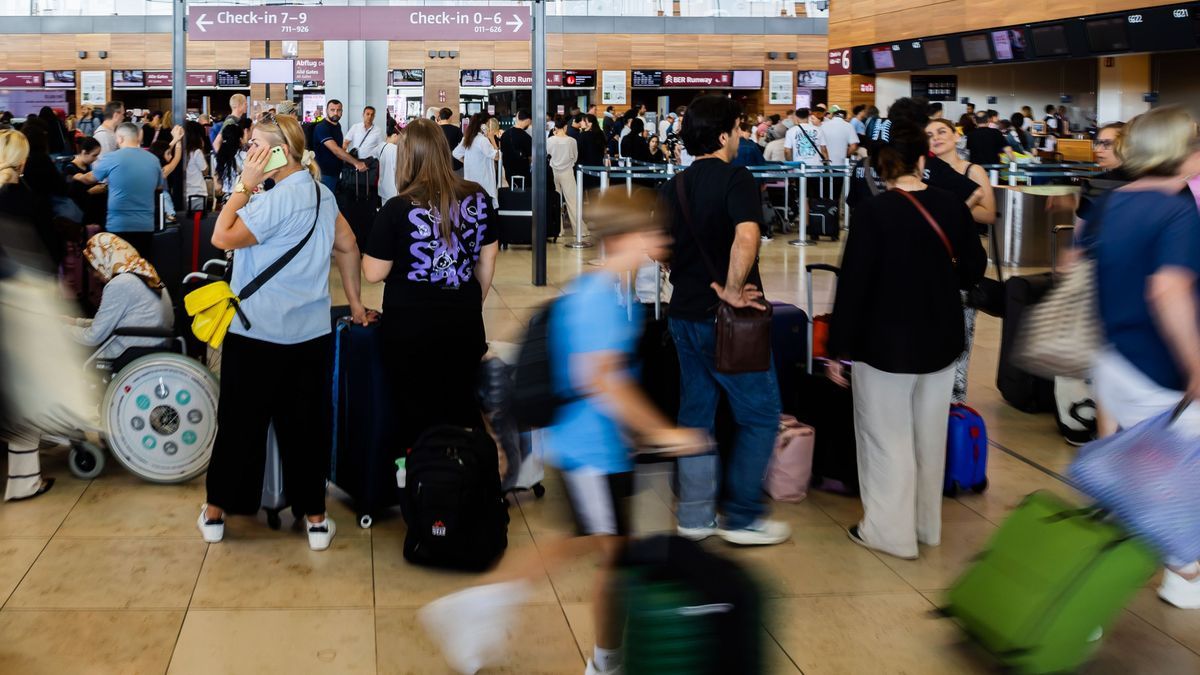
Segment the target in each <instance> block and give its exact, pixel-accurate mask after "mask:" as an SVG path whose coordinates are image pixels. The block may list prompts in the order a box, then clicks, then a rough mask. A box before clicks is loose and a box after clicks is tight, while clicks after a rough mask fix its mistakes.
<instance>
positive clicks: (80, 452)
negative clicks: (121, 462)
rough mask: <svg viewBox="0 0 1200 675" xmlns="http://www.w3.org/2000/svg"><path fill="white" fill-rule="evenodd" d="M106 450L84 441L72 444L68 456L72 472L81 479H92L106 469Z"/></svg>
mask: <svg viewBox="0 0 1200 675" xmlns="http://www.w3.org/2000/svg"><path fill="white" fill-rule="evenodd" d="M104 462H105V459H104V451H103V450H101V449H100V447H99V446H97V445H95V444H93V443H89V442H87V441H83V442H80V443H75V444H72V445H71V453H70V455H69V456H68V457H67V463H68V467H69V468H70V469H71V474H72V475H74V476H75V477H76V478H79V479H81V480H91V479H93V478H95V477H97V476H99V475H100V473H101V472H102V471H104Z"/></svg>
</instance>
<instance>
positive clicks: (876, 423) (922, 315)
mask: <svg viewBox="0 0 1200 675" xmlns="http://www.w3.org/2000/svg"><path fill="white" fill-rule="evenodd" d="M928 152H929V141H928V138H927V137H926V135H925V130H924V129H923V128H922V127H920V126H917V125H914V124H911V123H900V124H893V126H892V130H891V142H890V144H889V145H886V146H883V147H881V148H880V149H879V157H878V160H877V164H876V166H877V167H878V169H879V171H880V174H881V176H882V177H883V179H884V180H885V181H886V182H887V186H888V188H889V190H888V191H887V192H885V193H883V194H880V195H878V196H876V197H873V198H871V199H869V200H867V201H865V202H863V203H862V204H861V205H859V207H858V208H856V209H855V210H854V213H853V216H852V222H851V226H850V237H849V239H848V240H847V242H846V249H845V252H844V253H843V257H842V270H841V277H840V279H839V281H838V289H837V301H836V303H835V306H834V310H833V318H832V322H831V325H830V335H829V353H830V354H831V355H832V356H833V357H835V358H834V359H833V360H831V361H830V362H829V363H828V365H827V370H828V374H829V377H830V379H832V380H833V381H835V382H837V383H838V384H841V385H843V386H849V382H848V381H847V379H846V373H845V368H844V366H843V365H842V363H843V361H842V360H847V361H853V362H854V366H853V371H852V374H851V379H852V380H853V382H854V387H853V390H854V425H855V429H856V431H857V434H858V464H859V476H860V478H861V489H862V501H863V511H864V515H863V520H862V522H861V523H860V524H859V525H857V526H855V527H853V528H851V530H850V536H851V538H852V539H853V540H854V541H855V542H857V543H859V544H862V545H863V546H866V547H868V548H872V549H876V550H879V551H881V552H884V553H887V554H889V555H894V556H897V557H901V558H916V557H917V553H918V548H917V544H918V543H922V544H926V545H929V546H936V545H938V544H939V543H940V542H941V508H942V481H943V478H944V474H943V472H944V469H945V462H946V411H947V410H948V409H949V406H950V396H951V390H952V389H953V386H954V362H955V360H956V359H958V357H959V355H960V354H961V353H962V351H963V343H964V337H965V336H964V331H963V315H962V300H961V297H960V291H961V290H962V289H965V288H968V287H970V286H971V285H973V284H975V283H977V282H978V281H979V279H980V278H982V276H983V271H984V268H985V266H986V265H987V256H986V254H985V253H984V250H983V247H982V246H981V245H980V243H979V238H978V236H977V235H976V234H975V225H974V222H973V220H972V218H971V212H970V210H968V209H967V205H966V204H964V203H963V201H962V200H961V199H959V198H958V197H956V196H954V195H953V194H950V193H949V192H946V191H944V190H941V189H939V188H936V187H932V186H928V185H926V184H925V183H924V182H922V179H921V177H922V173H923V171H924V164H925V156H926V155H927V154H928ZM923 211H924V212H928V214H929V216H930V219H932V222H930V219H927V218H926V217H925V215H924V214H923ZM935 224H936V226H935Z"/></svg>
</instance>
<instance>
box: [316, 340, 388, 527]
mask: <svg viewBox="0 0 1200 675" xmlns="http://www.w3.org/2000/svg"><path fill="white" fill-rule="evenodd" d="M394 416H395V409H394V406H393V405H392V396H391V391H390V388H389V385H388V382H387V376H386V371H385V370H384V367H383V335H382V331H381V329H380V327H379V324H378V323H373V324H371V325H369V326H359V325H356V324H353V323H351V322H350V321H349V319H346V318H342V319H338V320H337V323H336V328H335V329H334V357H333V444H332V445H333V451H332V455H333V458H332V462H331V465H330V471H329V481H330V482H331V483H333V484H334V485H337V486H338V487H339V488H341V489H342V490H344V491H345V492H346V494H348V495H350V496H351V497H352V498H353V499H354V510H355V513H356V514H357V515H358V525H359V527H363V528H368V527H371V524H372V523H373V522H374V520H375V518H376V517H377V516H379V515H380V514H381V513H382V512H383V511H384V510H386V509H388V508H389V507H392V506H395V505H397V504H399V503H400V497H401V494H400V488H399V486H397V485H396V459H397V458H399V456H400V455H399V450H398V449H397V448H395V447H394V445H395V444H394V443H393V442H392V436H391V431H390V428H389V421H390V420H391V419H392V418H393V417H394Z"/></svg>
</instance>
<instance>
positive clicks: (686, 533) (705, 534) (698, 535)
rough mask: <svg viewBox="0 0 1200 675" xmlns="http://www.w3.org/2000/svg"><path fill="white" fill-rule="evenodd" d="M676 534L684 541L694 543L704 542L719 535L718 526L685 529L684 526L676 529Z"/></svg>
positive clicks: (713, 524)
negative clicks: (688, 540) (687, 540)
mask: <svg viewBox="0 0 1200 675" xmlns="http://www.w3.org/2000/svg"><path fill="white" fill-rule="evenodd" d="M675 533H676V534H678V535H679V536H681V537H683V538H684V539H690V540H692V541H704V540H705V539H708V538H709V537H711V536H713V535H714V534H716V533H717V524H716V523H712V524H711V525H705V526H704V527H684V526H682V525H680V526H678V527H676V528H675Z"/></svg>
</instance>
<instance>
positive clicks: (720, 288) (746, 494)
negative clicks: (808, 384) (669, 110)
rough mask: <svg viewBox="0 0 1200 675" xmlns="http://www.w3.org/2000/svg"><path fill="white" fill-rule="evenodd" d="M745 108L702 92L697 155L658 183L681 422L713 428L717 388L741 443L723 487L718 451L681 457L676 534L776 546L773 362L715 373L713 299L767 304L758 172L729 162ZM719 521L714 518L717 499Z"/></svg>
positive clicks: (781, 528) (688, 119)
mask: <svg viewBox="0 0 1200 675" xmlns="http://www.w3.org/2000/svg"><path fill="white" fill-rule="evenodd" d="M741 112H742V111H741V107H740V106H739V105H738V104H737V103H735V102H734V101H732V100H730V99H728V98H725V97H723V96H715V95H709V96H701V97H699V98H697V99H696V100H695V101H693V102H692V104H691V106H689V107H688V109H687V114H686V115H685V116H684V118H683V126H682V129H681V135H682V137H683V142H684V145H685V146H686V147H687V151H688V153H689V154H691V155H692V156H693V157H695V158H696V159H695V160H694V161H693V163H692V165H691V166H690V167H688V169H687V170H686V171H684V172H683V173H680V174H678V175H676V176H675V177H674V178H672V179H671V180H670V181H668V182H667V184H666V185H664V186H663V188H662V192H661V194H660V200H661V202H662V208H661V209H660V210H661V211H662V212H663V213H667V214H670V219H671V221H670V224H671V236H672V238H673V239H674V242H675V246H674V250H673V252H672V255H671V283H672V284H674V293H673V295H672V298H671V316H670V330H671V336H672V338H673V339H674V341H675V347H676V349H677V351H678V353H679V367H680V372H681V373H682V380H681V385H682V386H681V396H680V405H679V424H680V425H681V426H685V427H691V428H699V429H707V428H711V427H712V422H713V418H714V417H715V415H716V411H717V401H718V400H719V398H720V394H721V392H722V390H724V392H725V394H726V398H727V399H728V400H729V402H730V405H731V406H732V407H733V417H734V419H735V420H737V441H736V443H735V444H734V447H733V453H732V456H731V458H730V460H729V465H728V468H729V470H728V473H727V474H726V481H725V486H724V488H725V489H724V490H721V486H720V484H719V481H718V477H719V476H720V473H721V472H720V471H719V468H718V465H719V464H720V460H719V458H718V456H717V454H716V453H715V451H714V452H713V453H711V454H707V455H698V456H693V457H681V458H679V460H678V465H677V466H678V469H677V471H678V479H679V512H678V514H677V515H678V519H679V527H678V532H679V534H680V536H683V537H687V538H688V539H692V540H696V541H698V540H700V539H704V538H706V537H709V536H711V535H714V534H716V535H719V536H721V537H722V538H724V539H725V540H727V541H729V542H731V543H734V544H741V545H755V544H758V545H762V544H779V543H782V542H784V541H787V539H788V538H789V537H790V536H791V530H790V528H789V527H788V525H787V524H786V523H782V522H778V521H772V520H767V519H766V518H765V515H766V505H765V504H764V503H763V499H762V477H763V473H764V472H765V471H766V468H767V461H768V460H769V459H770V457H771V452H772V449H773V447H774V443H775V434H776V431H777V430H778V425H779V411H780V401H779V387H778V385H777V384H776V379H775V369H774V367H773V366H772V368H771V369H770V370H768V371H766V372H759V373H740V374H736V375H731V374H726V373H718V372H717V371H716V364H715V362H714V360H713V357H712V354H714V353H715V351H716V332H715V331H714V330H713V321H714V317H715V316H716V310H717V306H718V305H719V304H720V303H721V302H724V303H727V304H729V305H732V306H734V307H756V308H765V306H766V300H764V299H763V295H762V292H761V291H760V290H759V288H760V286H761V284H762V282H761V281H760V279H759V274H758V265H757V258H758V247H759V241H760V239H759V237H760V235H761V230H762V228H761V222H762V207H761V202H760V200H759V192H758V186H757V185H756V184H755V182H754V177H753V176H751V175H750V172H749V171H747V170H746V169H745V168H744V167H735V166H732V165H731V164H730V162H731V161H733V159H734V157H736V156H737V150H738V141H739V140H740V138H739V134H738V122H739V121H740V116H741ZM722 493H724V494H725V495H726V496H725V497H724V498H723V499H722V502H721V512H722V513H721V520H720V522H719V523H718V521H717V497H718V495H719V494H722Z"/></svg>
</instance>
